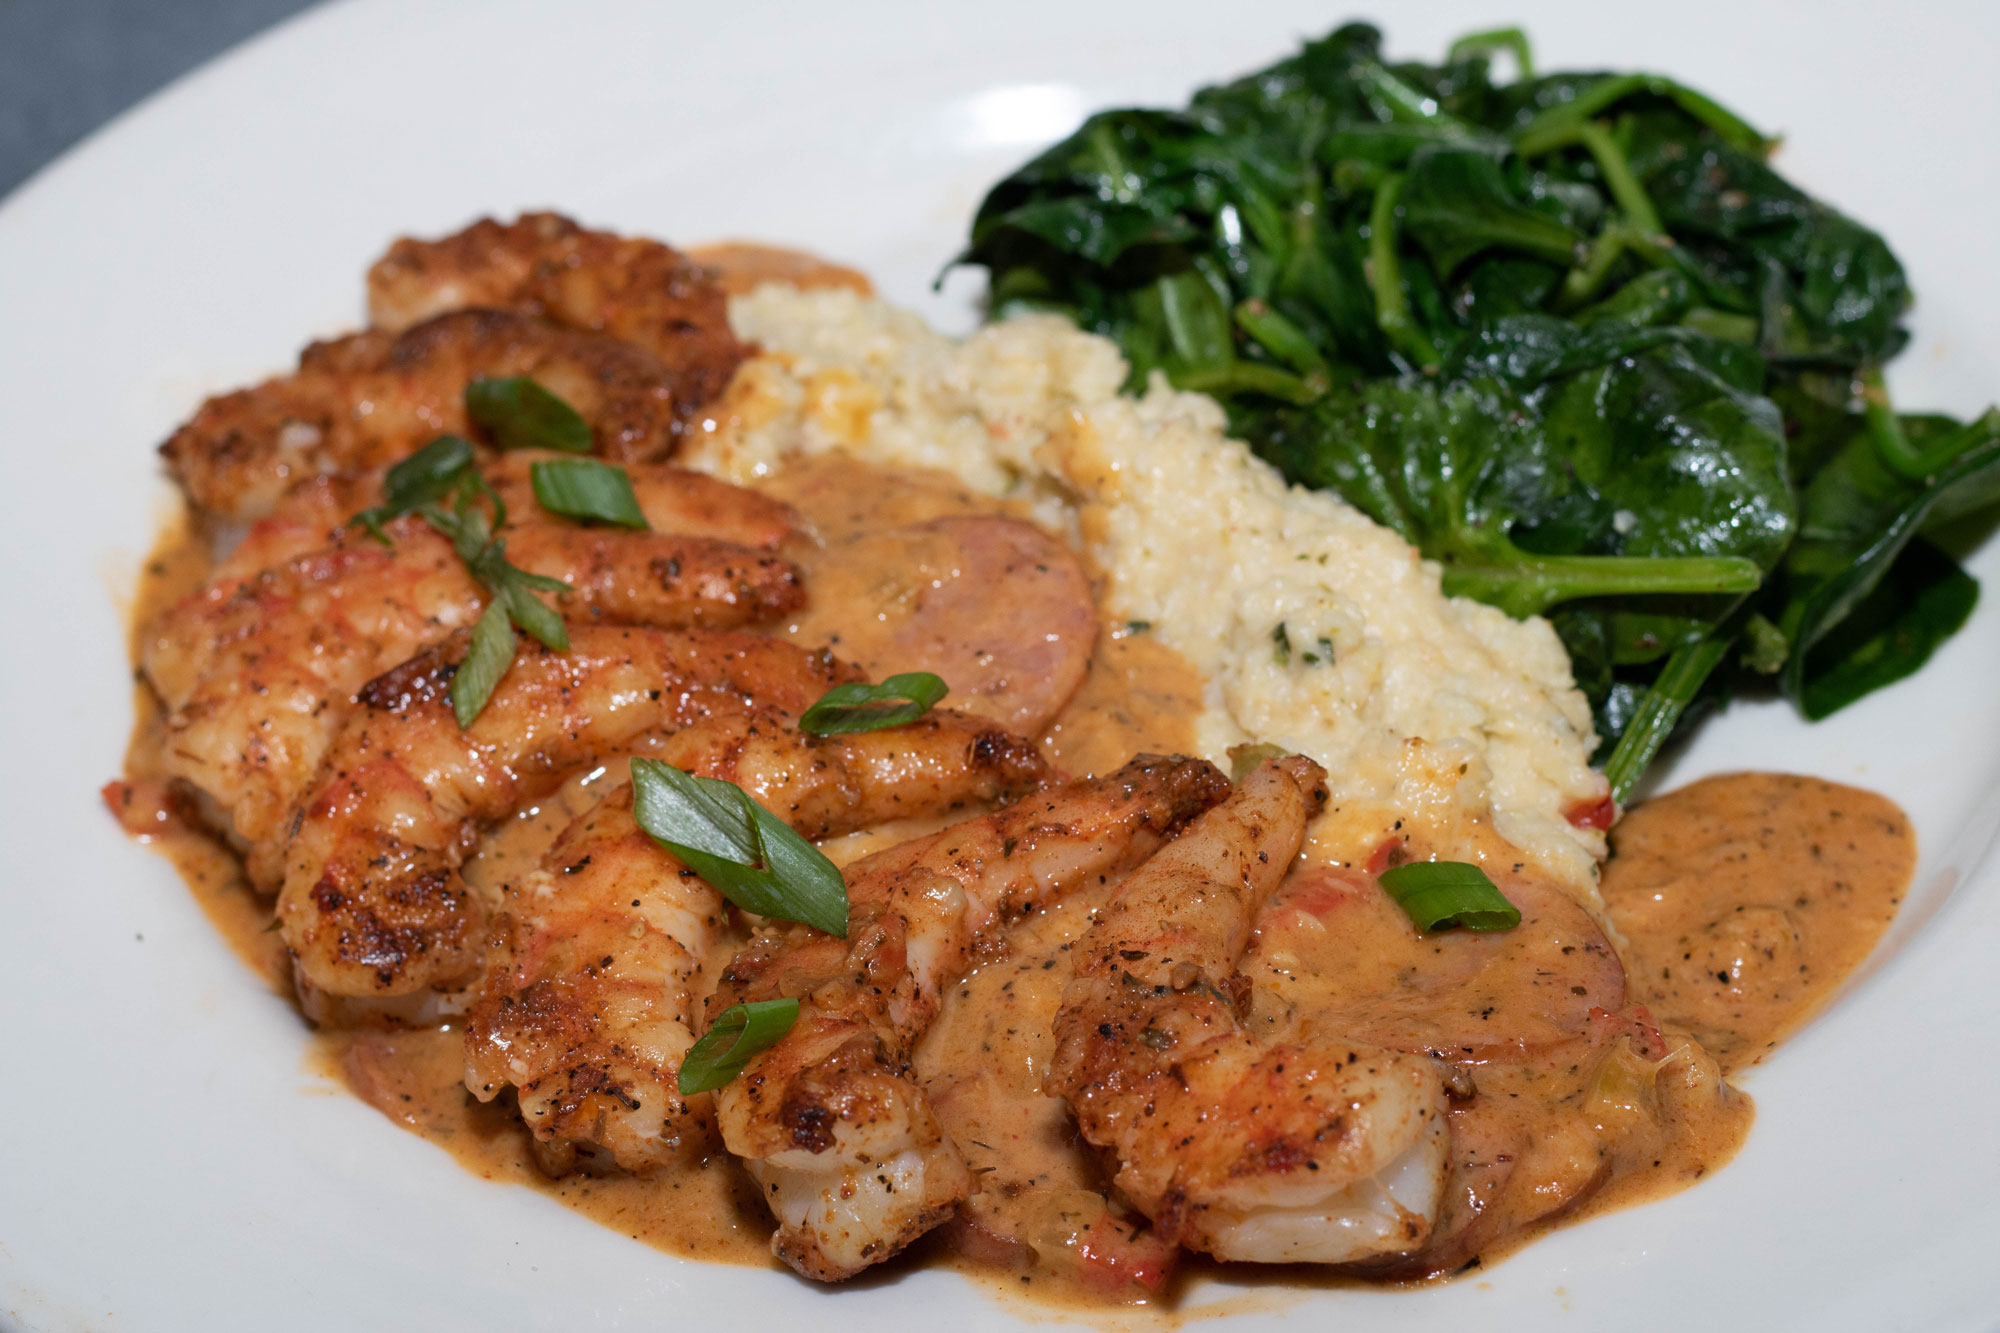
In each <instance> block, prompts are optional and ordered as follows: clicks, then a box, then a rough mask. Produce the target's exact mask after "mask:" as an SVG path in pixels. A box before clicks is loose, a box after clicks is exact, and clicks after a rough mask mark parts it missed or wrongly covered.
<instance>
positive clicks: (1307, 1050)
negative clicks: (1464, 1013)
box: [1045, 756, 1448, 1263]
mask: <svg viewBox="0 0 2000 1333" xmlns="http://www.w3.org/2000/svg"><path fill="white" fill-rule="evenodd" d="M1325 781H1326V775H1325V773H1324V772H1323V771H1322V770H1321V769H1320V767H1319V765H1317V764H1315V763H1313V762H1312V761H1311V760H1309V759H1304V758H1300V757H1298V756H1290V757H1287V758H1284V759H1277V760H1267V761H1265V762H1264V763H1263V764H1262V765H1260V766H1259V767H1258V768H1257V769H1256V771H1254V772H1253V773H1251V774H1250V776H1249V777H1247V778H1245V779H1244V781H1243V783H1242V784H1241V785H1240V786H1239V787H1238V788H1237V790H1236V792H1235V794H1234V795H1232V796H1231V797H1230V798H1229V800H1228V801H1226V802H1224V803H1223V804H1222V805H1220V806H1218V807H1217V808H1215V809H1214V810H1212V811H1210V812H1209V813H1207V814H1206V815H1204V816H1202V817H1201V819H1199V820H1197V821H1196V822H1195V823H1194V824H1193V825H1192V826H1191V827H1190V828H1189V829H1188V831H1187V832H1186V833H1184V834H1183V835H1181V837H1180V838H1178V839H1177V840H1176V841H1174V842H1173V843H1172V844H1171V845H1169V846H1168V847H1167V848H1166V850H1165V851H1163V852H1161V853H1160V854H1159V855H1157V856H1155V857H1154V858H1153V859H1152V860H1151V861H1149V862H1147V863H1146V865H1144V866H1143V867H1141V868H1140V869H1139V870H1138V871H1136V872H1134V873H1133V874H1132V876H1131V877H1130V878H1128V879H1127V880H1126V881H1125V882H1124V884H1123V885H1121V886H1120V887H1119V890H1118V892H1117V893H1116V894H1115V895H1114V896H1113V898H1112V900H1111V903H1110V905H1109V906H1108V907H1107V908H1106V909H1105V911H1104V912H1103V913H1102V914H1101V915H1100V917H1099V919H1098V921H1097V922H1096V924H1094V925H1093V926H1092V927H1091V929H1090V931H1089V932H1088V933H1087V934H1086V935H1085V937H1084V939H1083V942H1082V949H1081V951H1080V953H1079V955H1078V957H1077V976H1076V978H1075V980H1073V981H1072V982H1070V984H1069V987H1068V988H1067V989H1066V991H1065V993H1064V997H1063V1008H1062V1012H1061V1013H1060V1014H1059V1015H1058V1016H1057V1019H1056V1025H1055V1031H1056V1041H1057V1045H1056V1054H1055V1058H1054V1059H1053V1061H1052V1062H1051V1064H1050V1068H1049V1073H1048V1078H1047V1080H1046V1083H1045V1086H1046V1088H1047V1090H1048V1091H1050V1092H1051V1093H1053V1094H1059V1095H1061V1096H1062V1097H1064V1098H1065V1099H1066V1100H1067V1101H1068V1102H1069V1106H1070V1109H1071V1111H1072V1112H1073V1113H1074V1114H1075V1116H1076V1120H1077V1126H1078V1128H1079V1129H1080V1130H1081V1131H1082V1134H1083V1137H1084V1138H1085V1139H1086V1140H1087V1141H1088V1142H1090V1143H1092V1144H1094V1145H1096V1146H1097V1147H1098V1148H1100V1149H1103V1150H1105V1151H1106V1152H1107V1153H1108V1154H1109V1155H1110V1156H1111V1157H1112V1158H1113V1159H1114V1160H1115V1162H1116V1165H1117V1175H1116V1182H1117V1185H1118V1187H1119V1189H1120V1190H1122V1191H1123V1192H1124V1194H1125V1196H1126V1197H1127V1198H1128V1199H1130V1200H1131V1201H1132V1202H1133V1204H1135V1205H1136V1206H1137V1207H1138V1208H1139V1209H1140V1210H1141V1211H1142V1212H1144V1213H1145V1214H1146V1215H1147V1216H1148V1217H1150V1218H1152V1219H1153V1224H1154V1226H1155V1228H1157V1229H1158V1230H1159V1231H1160V1232H1161V1233H1162V1234H1163V1235H1164V1236H1165V1237H1166V1238H1167V1239H1169V1240H1172V1241H1176V1242H1178V1243H1180V1244H1182V1245H1187V1246H1190V1247H1193V1248H1196V1249H1201V1250H1206V1251H1207V1252H1208V1253H1210V1254H1213V1255H1215V1256H1216V1257H1217V1258H1221V1259H1240V1260H1249V1261H1252V1262H1258V1263H1298V1262H1309V1263H1340V1262H1344V1261H1348V1260H1352V1259H1357V1258H1361V1257H1363V1256H1366V1255H1370V1254H1375V1253H1379V1252H1382V1251H1385V1250H1401V1249H1408V1248H1410V1247H1412V1246H1414V1245H1416V1244H1418V1243H1421V1242H1422V1240H1423V1239H1424V1237H1425V1236H1426V1235H1427V1234H1428V1233H1429V1230H1430V1227H1431V1223H1432V1220H1433V1219H1434V1218H1435V1216H1436V1214H1437V1210H1438V1205H1439V1196H1440V1193H1441V1191H1442V1187H1443V1183H1444V1173H1445V1153H1446V1147H1447V1141H1448V1131H1447V1129H1446V1123H1445V1094H1444V1087H1443V1084H1442V1082H1441V1080H1440V1078H1439V1074H1438V1071H1437V1068H1436V1066H1435V1064H1434V1063H1433V1062H1432V1061H1430V1060H1428V1059H1424V1058H1421V1057H1414V1056H1409V1055H1402V1054H1397V1053H1393V1052H1389V1051H1384V1050H1380V1049H1377V1048H1373V1047H1368V1046H1364V1045H1361V1044H1359V1043H1354V1042H1348V1041H1342V1040H1338V1039H1334V1038H1322V1039H1319V1040H1316V1041H1309V1042H1270V1043H1266V1042H1261V1041H1259V1040H1258V1039H1257V1038H1256V1037H1255V1036H1253V1035H1252V1034H1251V1033H1250V1032H1249V1031H1248V1030H1247V1029H1246V1028H1245V1026H1244V1024H1243V1023H1242V1021H1241V1020H1240V1019H1239V1017H1238V1014H1237V1007H1238V1006H1237V1002H1236V1000H1235V999H1233V998H1231V997H1233V996H1239V995H1241V994H1242V992H1243V991H1244V989H1245V986H1244V984H1243V983H1242V981H1241V980H1240V979H1239V978H1238V976H1237V972H1236V966H1237V961H1238V959H1239V957H1240V956H1241V955H1242V953H1243V950H1244V948H1245V946H1246V945H1247V943H1248V942H1249V938H1250V928H1251V923H1252V920H1253V918H1254V917H1255V915H1256V912H1257V909H1258V907H1259V906H1260V905H1261V904H1262V902H1263V900H1264V898H1265V897H1266V896H1267V895H1268V894H1269V893H1270V892H1271V891H1272V889H1273V888H1274V887H1275V886H1276V885H1277V883H1278V881H1279V880H1280V879H1282V878H1283V877H1284V875H1285V872H1286V871H1287V870H1288V869H1289V868H1290V867H1291V864H1292V862H1293V860H1294V859H1295V858H1296V857H1297V856H1298V853H1299V848H1300V846H1301V844H1302V843H1303V841H1304V838H1305V826H1306V821H1307V820H1308V819H1309V818H1310V817H1311V816H1312V815H1313V814H1315V813H1316V812H1317V811H1318V810H1319V809H1320V808H1321V806H1323V805H1324V804H1325V801H1326V786H1325Z"/></svg>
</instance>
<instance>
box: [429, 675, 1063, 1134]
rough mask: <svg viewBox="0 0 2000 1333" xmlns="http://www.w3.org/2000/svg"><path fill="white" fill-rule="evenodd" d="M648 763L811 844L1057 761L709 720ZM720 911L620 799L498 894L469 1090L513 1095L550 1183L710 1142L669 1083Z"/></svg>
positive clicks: (1000, 736) (1024, 751)
mask: <svg viewBox="0 0 2000 1333" xmlns="http://www.w3.org/2000/svg"><path fill="white" fill-rule="evenodd" d="M655 755H656V757H658V758H660V759H662V760H664V761H665V762H667V763H669V764H672V765H673V766H674V767H676V768H680V769H683V770H686V771H688V772H691V773H699V774H701V775H702V776H704V777H712V778H722V779H725V780H727V781H730V782H734V783H736V784H737V785H738V786H741V787H743V788H745V789H746V790H748V791H749V792H750V793H751V794H752V795H754V796H755V797H756V798H757V799H758V800H759V801H761V802H762V803H763V804H764V806H765V807H766V808H767V809H769V810H770V811H771V812H772V813H774V814H776V815H779V816H780V817H781V818H783V819H784V820H785V821H786V822H787V823H788V824H790V825H791V826H792V828H793V829H794V830H796V831H798V832H800V833H802V834H805V835H806V836H808V837H824V836H827V835H830V834H836V833H845V832H849V831H852V830H855V829H859V828H865V827H868V826H870V825H873V824H878V823H881V822H883V821H884V820H889V819H896V818H901V817H904V816H909V815H924V814H937V813H942V812H944V811H947V810H954V809H958V808H961V807H963V806H965V805H967V804H970V803H974V802H979V803H988V802H993V801H998V800H1006V799H1010V798H1011V797H1013V796H1017V795H1020V794H1021V793H1023V792H1025V791H1028V790H1030V789H1031V788H1033V787H1035V786H1036V785H1038V784H1039V783H1040V782H1041V781H1042V780H1043V778H1044V777H1045V776H1046V774H1047V770H1048V765H1047V763H1046V761H1044V760H1043V759H1042V757H1041V755H1040V753H1039V752H1037V751H1036V750H1035V748H1034V746H1033V745H1031V744H1029V743H1028V742H1027V741H1024V740H1022V739H1020V738H1018V737H1015V736H1010V735H1008V734H1007V733H1006V732H1004V731H1001V730H1000V729H999V728H997V727H995V726H993V725H991V724H990V723H987V722H983V721H980V720H978V719H975V718H970V717H966V716H965V715H963V714H959V713H950V712H935V713H931V714H929V715H927V716H925V717H923V718H921V719H920V720H918V721H917V722H915V723H913V724H911V725H909V726H907V727H898V728H894V729H892V730H887V731H878V732H867V733H861V734H857V735H851V736H807V735H804V734H803V733H800V732H798V731H794V730H792V729H790V728H788V727H786V726H784V725H783V723H782V722H781V721H780V720H778V719H776V718H772V717H749V718H716V719H711V720H709V721H706V722H700V723H696V724H695V725H693V726H691V727H689V728H687V729H686V730H684V731H680V732H676V733H675V734H674V735H672V736H671V737H668V738H667V740H666V742H665V744H664V746H663V747H662V748H661V749H660V750H658V751H656V752H655ZM724 911H725V909H724V905H723V901H722V898H721V897H720V895H718V894H717V893H716V892H715V891H714V890H713V889H711V888H709V887H708V886H707V885H706V884H704V883H703V882H702V881H701V880H699V879H696V878H694V877H693V876H692V875H691V874H690V873H689V872H688V871H687V870H686V869H685V868H684V867H683V866H682V865H681V863H680V862H679V861H677V860H675V859H674V858H673V856H671V855H670V854H669V853H667V852H666V851H665V850H664V849H663V848H661V847H660V845H659V844H658V843H656V842H654V841H653V840H652V839H651V838H650V837H648V836H647V835H646V834H645V832H644V831H643V830H641V829H640V828H639V826H638V824H637V822H636V821H635V819H634V818H633V814H632V789H631V787H630V786H629V785H621V786H620V787H619V788H617V789H616V790H615V791H613V792H611V793H610V794H608V795H607V796H605V798H604V799H603V801H602V802H600V803H599V804H598V805H597V806H596V807H595V808H593V809H591V810H588V811H586V812H584V813H583V814H582V815H580V816H578V817H577V819H576V820H575V821H574V822H573V823H571V825H570V826H569V827H568V828H567V829H566V830H564V832H563V833H562V834H561V836H560V837H559V838H558V839H557V840H556V842H555V844H554V846H553V847H552V848H551V850H550V851H549V852H548V854H547V855H546V857H545V858H544V859H543V862H542V866H541V869H540V870H539V871H538V872H536V873H535V874H534V875H532V876H529V877H528V878H527V879H526V880H525V881H524V882H521V883H518V884H510V885H508V886H506V889H505V902H504V907H503V915H502V916H501V917H500V918H498V921H497V925H498V928H497V929H496V931H495V937H494V943H495V946H496V947H495V949H494V951H493V953H492V954H491V955H490V956H489V959H488V963H487V980H486V986H485V993H484V994H483V996H482V997H481V999H480V1001H479V1003H478V1005H477V1006H476V1007H475V1008H474V1010H473V1012H472V1015H471V1018H470V1021H469V1022H468V1023H467V1025H466V1086H467V1087H468V1088H469V1089H471V1091H472V1093H473V1095H474V1096H476V1097H478V1098H479V1099H480V1100H481V1101H490V1100H492V1099H493V1097H495V1096H496V1095H498V1093H499V1092H500V1091H501V1090H502V1089H503V1088H504V1087H507V1086H509V1085H511V1086H513V1087H514V1088H515V1089H517V1095H518V1098H519V1101H520V1107H521V1118H522V1120H523V1121H525V1122H526V1123H527V1125H528V1127H529V1129H531V1130H532V1131H533V1132H534V1134H535V1138H536V1140H537V1153H538V1156H539V1157H540V1159H541V1161H542V1163H543V1165H544V1166H545V1167H546V1168H548V1169H549V1170H550V1171H551V1172H552V1173H557V1172H560V1171H562V1170H565V1169H567V1168H568V1167H569V1166H570V1165H571V1164H573V1163H574V1162H575V1160H576V1159H577V1158H578V1156H579V1155H585V1156H596V1155H598V1154H599V1153H604V1154H608V1155H609V1156H610V1157H611V1158H612V1159H613V1160H614V1161H615V1162H616V1163H617V1164H618V1165H619V1166H620V1167H623V1168H624V1169H626V1170H628V1171H641V1170H645V1169H647V1168H649V1167H653V1166H657V1165H659V1164H660V1163H662V1162H664V1161H666V1160H668V1159H669V1158H671V1157H672V1156H674V1155H675V1154H676V1153H679V1152H681V1151H683V1150H685V1149H686V1148H688V1147H689V1146H690V1145H700V1144H703V1143H705V1142H706V1115H707V1109H708V1106H709V1101H710V1099H709V1098H706V1097H701V1098H697V1099H695V1102H694V1104H693V1105H691V1104H690V1102H689V1100H688V1099H686V1098H683V1097H682V1096H681V1095H680V1093H679V1091H678V1089H677V1087H676V1079H677V1076H678V1074H679V1072H680V1062H681V1057H682V1056H683V1055H684V1054H685V1053H686V1051H687V1048H688V1047H689V1046H690V1045H692V1044H693V1042H694V1032H693V1031H692V1027H693V1024H694V1021H695V1019H696V1017H697V1014H696V1007H697V1006H696V1001H697V993H696V986H695V981H696V975H697V972H698V970H699V968H700V965H701V960H702V958H703V956H704V955H705V954H706V952H707V951H708V949H709V947H710V945H711V943H712V942H713V940H714V937H715V934H716V929H717V927H718V925H719V924H720V923H721V921H722V920H723V917H724Z"/></svg>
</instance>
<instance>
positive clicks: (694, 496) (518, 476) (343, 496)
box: [210, 449, 806, 584]
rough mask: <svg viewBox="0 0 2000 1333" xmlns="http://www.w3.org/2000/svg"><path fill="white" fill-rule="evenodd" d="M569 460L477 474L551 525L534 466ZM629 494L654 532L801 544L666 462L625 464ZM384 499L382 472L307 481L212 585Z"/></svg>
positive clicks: (775, 506) (781, 511)
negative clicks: (539, 494) (535, 480)
mask: <svg viewBox="0 0 2000 1333" xmlns="http://www.w3.org/2000/svg"><path fill="white" fill-rule="evenodd" d="M565 456H566V455H562V454H554V453H546V452H543V451H540V450H533V449H521V450H514V451H511V452H509V453H504V454H501V455H500V456H499V457H497V458H494V459H490V460H488V461H485V462H483V463H481V465H480V468H479V471H480V475H481V476H483V477H484V478H485V479H486V483H487V485H489V486H491V487H492V488H493V489H494V491H495V492H496V493H498V494H499V496H500V498H501V500H502V501H504V502H505V503H506V505H507V512H508V516H509V518H510V521H511V522H513V523H515V524H528V523H534V522H538V521H546V516H545V515H544V514H543V511H542V508H541V505H540V502H539V501H537V500H536V499H535V491H534V486H533V483H532V479H531V471H530V470H531V468H532V467H533V466H534V464H535V463H537V462H542V461H544V460H548V459H554V458H562V457H565ZM622 466H623V467H624V469H625V474H626V476H627V477H628V478H629V479H630V480H631V482H632V494H633V497H634V498H635V499H637V500H638V502H639V510H640V512H641V513H643V514H644V515H645V516H646V523H647V525H648V527H650V528H651V529H652V531H654V532H656V533H670V534H673V535H676V536H682V537H706V538H709V539H711V540H714V541H719V542H730V543H733V544H735V545H737V546H743V547H749V548H752V549H754V550H760V551H775V550H778V549H780V548H781V547H786V546H796V545H799V544H801V543H802V541H803V540H804V534H805V531H806V525H805V520H804V519H803V518H801V517H800V516H799V514H798V512H797V511H796V510H794V509H793V508H792V507H791V506H790V505H788V504H785V503H784V502H783V501H781V500H774V499H772V498H771V497H769V496H766V495H762V494H759V493H758V492H756V491H753V490H749V489H747V488H745V487H742V486H732V485H730V484H729V483H728V482H726V481H721V480H718V479H717V478H714V477H711V476H708V475H706V474H705V473H700V472H693V471H690V470H689V469H687V468H680V467H674V466H672V465H670V464H667V463H625V464H623V465H622ZM381 500H382V470H377V471H374V472H368V473H342V474H337V475H324V476H316V477H311V478H308V479H307V480H305V481H303V482H300V483H299V484H298V485H296V486H294V487H292V488H291V489H290V490H289V491H287V492H285V494H284V496H283V497H282V498H280V499H279V501H278V502H277V504H276V506H275V507H274V508H273V509H272V510H271V512H270V513H269V514H267V515H266V516H265V517H263V518H261V519H259V520H257V521H256V522H255V523H253V524H251V525H250V527H249V529H248V531H246V532H245V533H244V535H243V538H242V540H241V541H239V542H238V543H237V544H236V545H235V547H233V548H232V549H231V550H230V551H229V552H228V553H227V554H226V555H224V556H223V557H222V559H221V560H219V561H218V562H217V564H216V567H215V570H214V572H213V574H212V576H211V579H210V583H211V584H214V583H216V582H219V581H221V580H223V579H238V580H240V579H242V578H246V577H248V576H250V575H253V574H258V573H261V572H263V571H264V570H267V569H271V568H274V567H276V566H278V565H281V564H284V563H285V562H286V561H288V560H293V559H296V558H297V557H299V556H302V555H308V554H310V553H312V552H314V551H319V550H323V549H325V548H326V547H329V546H333V545H336V544H338V543H339V542H340V541H341V540H342V537H343V534H344V533H346V532H347V530H348V524H349V521H350V520H351V519H352V518H353V517H354V515H355V514H357V513H359V512H361V511H362V510H363V509H366V508H368V507H369V506H370V505H374V504H379V503H380V502H381Z"/></svg>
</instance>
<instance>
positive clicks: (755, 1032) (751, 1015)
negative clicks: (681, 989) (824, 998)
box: [680, 1000, 799, 1097]
mask: <svg viewBox="0 0 2000 1333" xmlns="http://www.w3.org/2000/svg"><path fill="white" fill-rule="evenodd" d="M798 1021H799V1002H798V1001H797V1000H756V1001H753V1002H752V1003H750V1004H732V1005H730V1006H729V1007H728V1008H727V1009H725V1010H723V1011H722V1017H720V1018H718V1019H716V1020H715V1026H714V1027H712V1028H710V1029H709V1030H708V1031H707V1032H706V1033H704V1034H703V1035H702V1039H701V1040H700V1041H698V1042H696V1043H695V1044H694V1045H693V1046H690V1047H689V1048H688V1053H687V1054H686V1055H685V1056H683V1057H681V1075H680V1089H681V1096H683V1097H692V1096H694V1094H696V1093H697V1092H710V1091H712V1090H714V1089H716V1088H719V1087H721V1086H723V1085H724V1084H726V1083H728V1082H729V1081H730V1080H731V1079H733V1078H735V1077H736V1076H737V1075H738V1074H740V1073H742V1072H743V1067H744V1066H745V1065H747V1064H749V1063H750V1061H751V1060H752V1059H753V1058H755V1057H756V1056H757V1055H758V1054H759V1053H760V1052H762V1051H767V1050H769V1049H770V1048H771V1047H773V1046H775V1045H776V1044H777V1043H778V1039H779V1038H781V1037H783V1036H784V1035H785V1034H786V1033H787V1032H790V1031H791V1030H792V1024H794V1023H796V1022H798Z"/></svg>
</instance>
